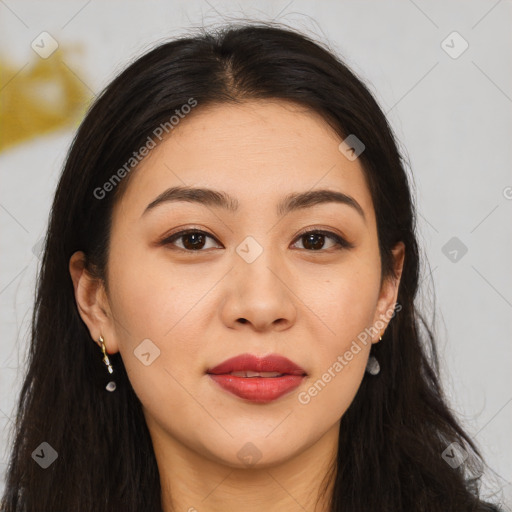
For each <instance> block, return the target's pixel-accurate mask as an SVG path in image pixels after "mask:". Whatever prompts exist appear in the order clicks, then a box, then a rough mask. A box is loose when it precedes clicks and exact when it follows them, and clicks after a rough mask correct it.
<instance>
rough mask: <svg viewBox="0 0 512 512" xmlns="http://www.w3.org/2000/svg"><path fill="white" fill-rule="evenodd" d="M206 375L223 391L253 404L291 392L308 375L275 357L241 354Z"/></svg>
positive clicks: (295, 366) (268, 400)
mask: <svg viewBox="0 0 512 512" xmlns="http://www.w3.org/2000/svg"><path fill="white" fill-rule="evenodd" d="M206 373H207V374H208V375H209V377H210V378H211V379H212V380H213V381H214V382H215V383H216V384H218V385H219V386H220V387H221V388H222V389H223V390H225V391H227V392H229V393H231V394H234V395H236V396H238V397H239V398H242V399H244V400H248V401H251V402H256V403H268V402H271V401H273V400H276V399H278V398H280V397H281V396H283V395H285V394H288V393H290V392H291V391H293V390H294V389H295V388H297V387H298V386H300V384H301V383H302V382H303V380H304V378H305V377H306V376H307V373H306V371H305V370H304V369H303V368H301V367H300V366H299V365H297V364H296V363H294V362H293V361H290V360H289V359H287V358H285V357H283V356H280V355H277V354H271V355H269V356H265V357H258V356H254V355H252V354H242V355H240V356H237V357H233V358H231V359H228V360H226V361H224V362H223V363H221V364H219V365H217V366H215V367H213V368H210V369H208V370H207V371H206Z"/></svg>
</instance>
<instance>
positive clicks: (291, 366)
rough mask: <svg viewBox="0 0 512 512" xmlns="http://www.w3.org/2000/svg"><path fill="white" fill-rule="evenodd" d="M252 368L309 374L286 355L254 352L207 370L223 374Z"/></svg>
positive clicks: (289, 373)
mask: <svg viewBox="0 0 512 512" xmlns="http://www.w3.org/2000/svg"><path fill="white" fill-rule="evenodd" d="M244 370H252V371H253V372H279V373H286V374H288V375H307V374H306V371H305V370H304V369H303V368H301V367H300V366H299V365H297V364H295V363H294V362H293V361H290V360H289V359H287V358H286V357H283V356H280V355H278V354H270V355H268V356H265V357H258V356H255V355H252V354H241V355H239V356H236V357H232V358H231V359H226V361H224V362H222V363H220V364H219V365H217V366H215V367H213V368H210V369H208V370H206V373H211V374H214V375H221V374H226V373H230V372H237V371H244Z"/></svg>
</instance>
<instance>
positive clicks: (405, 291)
mask: <svg viewBox="0 0 512 512" xmlns="http://www.w3.org/2000/svg"><path fill="white" fill-rule="evenodd" d="M191 99H193V101H195V102H197V106H196V107H195V108H197V109H200V108H203V107H204V106H207V105H212V104H222V103H226V102H235V103H236V102H242V101H244V100H249V99H282V100H289V101H293V102H296V103H297V104H300V105H302V106H305V107H308V108H310V109H312V110H313V111H315V112H318V113H319V114H320V115H322V116H323V118H324V119H325V120H326V121H327V122H328V123H329V125H331V126H332V127H333V128H334V129H335V130H336V132H337V133H338V134H339V136H340V137H341V138H342V139H344V138H345V137H347V136H348V135H349V134H355V135H356V136H357V138H358V139H360V140H361V141H363V143H364V144H365V146H366V148H365V150H364V152H363V153H362V154H361V155H360V156H359V158H360V161H361V164H362V166H363V167H364V172H365V177H366V180H367V184H368V186H369V189H370V192H371V196H372V199H373V205H374V209H375V213H376V218H377V228H378V241H379V248H380V254H381V260H382V278H385V277H387V276H391V275H392V273H393V268H392V261H393V260H392V254H391V248H392V247H393V246H394V245H395V244H396V243H397V242H398V241H403V242H404V244H405V264H404V268H403V273H402V278H401V283H400V287H399V291H398V303H399V304H400V306H401V309H400V311H399V312H398V313H397V314H396V316H395V317H394V318H393V319H392V320H391V322H390V324H389V327H388V329H387V330H386V332H385V334H384V337H383V340H382V342H380V343H378V344H376V345H375V346H373V348H372V353H373V354H374V355H375V356H376V357H377V359H378V361H379V362H380V365H381V368H382V369H381V372H380V374H379V375H378V376H375V377H372V378H364V379H363V382H362V384H361V386H360V389H359V390H358V392H357V395H356V397H355V399H354V401H353V402H352V404H351V405H350V407H349V409H348V410H347V411H346V413H345V414H344V416H343V417H342V420H341V426H340V433H339V451H338V457H337V460H336V461H335V463H334V464H333V465H332V468H331V469H332V471H331V472H330V473H329V474H328V475H326V482H327V481H329V477H332V480H331V481H332V482H334V487H333V489H334V490H333V496H332V502H331V508H330V510H331V511H340V512H341V511H351V512H371V511H376V510H379V511H380V512H399V511H404V512H405V511H407V512H423V511H443V512H445V511H457V512H465V511H484V510H493V508H491V506H490V505H487V504H486V503H484V502H483V501H482V500H481V499H480V498H479V496H478V495H479V478H480V475H481V473H482V468H483V467H484V464H483V461H482V459H481V457H480V454H479V452H478V450H477V448H476V447H475V445H474V444H473V442H472V440H471V438H470V437H469V436H468V434H466V433H465V432H464V430H463V429H462V428H461V426H460V425H459V423H458V421H457V420H456V418H455V417H454V415H453V414H452V412H451V411H450V408H449V406H448V405H447V402H446V399H445V397H444V395H443V392H442V390H441V387H440V383H439V377H438V356H437V354H436V350H435V345H434V336H433V334H432V332H433V330H432V329H431V328H429V326H428V325H427V322H426V321H425V320H424V318H423V316H422V315H421V314H420V313H419V312H418V310H417V307H416V305H415V296H416V293H417V290H418V277H419V263H420V259H419V253H418V245H417V240H416V235H415V229H416V228H415V222H416V218H415V210H414V205H413V201H412V197H411V191H410V183H409V181H410V180H409V178H408V177H407V172H406V168H407V166H406V162H405V159H404V157H403V156H402V155H401V154H400V152H399V149H398V147H397V143H396V141H395V137H394V135H393V133H392V130H391V128H390V126H389V125H388V122H387V120H386V118H385V116H384V114H383V113H382V111H381V109H380V108H379V106H378V105H377V103H376V101H375V100H374V98H373V97H372V95H371V94H370V92H369V90H368V89H367V87H366V86H365V85H364V84H363V82H362V81H361V80H360V79H358V78H357V77H356V76H355V75H354V73H353V72H351V71H350V70H349V69H348V68H347V67H346V65H344V64H343V63H342V62H341V60H340V59H339V58H338V57H336V56H335V55H334V54H333V53H332V52H331V51H329V49H328V48H327V47H324V46H323V45H322V44H321V43H317V42H314V41H313V40H312V39H311V38H309V37H307V36H304V35H302V34H300V33H297V32H296V31H294V30H292V29H290V28H288V27H283V26H276V25H273V24H267V23H252V24H241V25H227V26H224V27H221V28H220V29H217V30H211V31H204V30H203V31H201V32H200V33H199V34H197V35H188V36H184V37H182V38H180V39H176V40H173V41H171V42H167V43H165V44H161V45H159V46H158V47H156V48H154V49H153V50H151V51H149V52H148V53H147V54H145V55H143V56H142V57H141V58H139V59H137V60H136V61H135V62H133V63H132V64H131V65H130V66H129V67H128V68H127V69H126V70H125V71H123V72H122V73H121V74H120V75H119V76H117V78H115V79H114V80H113V81H112V83H111V84H110V85H109V86H108V87H107V88H106V89H105V90H104V91H103V93H102V94H101V95H100V97H98V98H97V100H96V101H95V102H94V104H93V106H92V107H91V108H90V110H89V112H88V114H87V116H86V117H85V119H84V121H83V122H82V124H81V126H80V128H79V130H78V132H77V134H76V137H75V139H74V142H73V144H72V147H71V149H70V151H69V154H68V158H67V161H66V164H65V167H64V170H63V173H62V176H61V178H60V181H59V184H58V188H57V191H56V194H55V198H54V202H53V206H52V209H51V213H50V219H49V227H48V231H47V235H46V239H45V246H44V253H43V256H42V262H41V268H40V270H39V272H38V280H37V294H36V300H35V308H34V312H33V317H32V328H31V343H30V346H29V354H28V372H27V374H26V377H25V380H24V382H23V386H22V390H21V395H20V397H19V403H18V408H17V416H16V421H15V423H14V429H13V432H12V433H11V435H12V436H13V438H14V442H13V446H12V453H11V455H10V460H9V466H8V470H7V479H6V490H5V494H4V496H3V501H2V509H1V510H2V511H3V512H15V511H16V512H21V511H27V512H32V511H36V510H37V511H40V510H44V511H73V512H85V511H87V512H90V511H92V510H94V511H95V512H102V511H105V512H107V511H108V512H112V511H123V512H142V511H147V512H158V511H160V510H161V502H160V492H161V489H160V482H159V473H158V468H157V465H156V459H155V455H154V451H153V447H152V443H151V439H150V436H149V431H148V429H147V426H146V423H145V420H144V416H143V414H142V408H141V403H140V401H139V399H138V398H137V396H136V394H135V393H134V391H133V388H132V386H131V385H130V381H129V379H128V376H127V374H126V371H125V368H124V365H123V361H122V359H121V357H120V354H119V353H117V354H114V355H112V356H111V357H110V360H111V362H112V364H113V366H114V370H115V372H116V381H117V390H116V392H115V393H109V392H108V391H106V390H105V384H106V382H107V381H108V374H107V372H106V371H105V366H104V363H103V362H102V359H101V351H100V350H99V348H98V346H97V345H96V344H95V343H94V342H93V341H92V340H91V338H90V335H89V331H88V329H87V328H86V326H85V324H84V323H83V321H82V320H81V317H80V315H79V313H78V310H77V305H76V302H75V296H74V290H73V285H72V281H71V278H70V274H69V259H70V257H71V255H72V254H73V253H74V252H75V251H79V250H80V251H84V252H85V254H86V256H87V269H88V270H89V272H91V273H92V274H93V275H94V276H97V277H98V278H99V279H102V280H103V281H104V282H105V285H106V286H107V290H108V283H107V282H106V279H105V276H106V275H107V273H106V268H107V262H108V247H109V239H110V229H111V215H112V209H113V206H114V204H115V202H116V201H117V200H118V199H119V198H120V197H121V195H122V193H123V190H124V188H125V187H126V184H127V183H128V182H129V179H130V176H131V174H130V173H132V172H135V171H132V170H131V169H130V170H129V171H128V170H127V169H126V167H125V171H127V172H126V173H124V174H126V175H125V176H123V178H122V179H121V180H119V182H118V183H117V182H116V183H115V186H112V187H111V188H113V189H114V190H112V191H111V192H110V193H107V194H104V197H99V194H98V189H102V190H105V187H104V184H105V183H107V182H109V180H111V178H112V176H113V174H115V173H116V172H117V171H118V170H119V169H120V168H122V167H123V165H125V164H126V162H128V161H129V160H130V158H131V157H132V156H133V152H134V151H137V150H138V149H139V148H141V147H142V146H144V144H146V143H147V141H148V137H152V138H153V139H154V138H155V135H154V133H155V129H156V128H157V127H159V126H160V125H162V123H166V122H167V123H169V118H170V116H171V115H173V113H174V112H175V111H176V110H179V109H180V108H181V107H182V106H183V105H186V104H189V105H190V100H191ZM167 126H168V125H167ZM118 176H119V174H118ZM110 183H112V182H111V181H110ZM102 187H103V188H102ZM43 442H46V443H48V444H49V445H50V446H51V447H52V448H53V449H54V450H55V451H56V452H57V454H58V458H57V460H56V461H55V462H54V463H53V464H52V465H51V466H50V467H48V468H47V469H43V468H42V467H40V465H39V464H37V463H36V462H35V459H34V457H33V454H34V451H35V450H36V448H37V449H40V445H41V443H43ZM451 443H458V445H459V446H460V448H461V449H463V450H465V451H466V452H467V453H468V454H469V457H468V459H467V460H466V461H465V462H464V463H463V464H460V465H458V467H451V465H449V464H448V463H447V461H446V460H445V459H446V458H445V457H443V453H444V452H445V449H446V448H447V447H448V445H450V444H451ZM44 446H46V445H44Z"/></svg>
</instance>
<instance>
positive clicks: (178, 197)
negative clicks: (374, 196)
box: [141, 186, 366, 223]
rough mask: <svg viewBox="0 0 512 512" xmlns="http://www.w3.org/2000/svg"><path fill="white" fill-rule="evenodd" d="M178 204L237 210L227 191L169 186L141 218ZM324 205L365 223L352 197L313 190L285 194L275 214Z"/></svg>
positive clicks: (322, 190)
mask: <svg viewBox="0 0 512 512" xmlns="http://www.w3.org/2000/svg"><path fill="white" fill-rule="evenodd" d="M177 201H186V202H189V203H198V204H201V205H205V206H212V207H217V208H223V209H225V210H227V211H229V212H232V213H235V212H237V211H238V207H239V202H238V200H237V199H236V198H234V197H232V196H230V195H229V194H227V193H226V192H223V191H220V190H214V189H211V188H197V187H186V186H178V187H171V188H169V189H167V190H165V191H164V192H162V193H161V194H160V195H159V196H158V197H156V198H155V199H154V200H153V201H151V203H149V204H148V205H147V206H146V209H145V210H144V212H143V213H142V215H141V216H143V215H145V214H146V213H147V212H149V211H150V210H153V209H154V208H156V207H157V206H158V205H161V204H164V203H169V202H177ZM325 203H339V204H345V205H347V206H350V207H351V208H353V209H354V210H355V211H356V212H357V213H358V214H359V215H360V216H361V217H362V218H363V220H364V222H365V223H366V217H365V214H364V211H363V209H362V208H361V205H360V204H359V203H358V202H357V201H356V200H355V199H354V198H353V197H351V196H349V195H347V194H343V193H342V192H337V191H334V190H328V189H316V190H309V191H307V192H294V193H291V194H288V195H286V196H285V197H284V198H283V199H282V200H281V201H280V202H279V204H278V205H277V208H276V212H277V215H278V216H279V217H283V216H284V215H286V214H288V213H290V212H293V211H297V210H303V209H306V208H311V207H313V206H315V205H318V204H325Z"/></svg>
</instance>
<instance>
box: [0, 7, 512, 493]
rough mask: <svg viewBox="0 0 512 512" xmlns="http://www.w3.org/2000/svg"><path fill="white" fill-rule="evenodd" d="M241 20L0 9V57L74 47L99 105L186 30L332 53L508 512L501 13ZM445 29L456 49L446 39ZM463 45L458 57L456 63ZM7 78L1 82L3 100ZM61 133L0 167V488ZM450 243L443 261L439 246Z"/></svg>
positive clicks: (323, 12)
mask: <svg viewBox="0 0 512 512" xmlns="http://www.w3.org/2000/svg"><path fill="white" fill-rule="evenodd" d="M242 7H243V8H242V9H241V8H240V6H239V2H213V1H209V2H207V1H199V0H194V1H188V2H186V3H185V2H181V3H180V2H176V1H167V2H159V1H150V2H133V1H123V2H119V1H110V2H99V1H97V0H95V1H91V2H87V1H86V0H84V1H79V2H76V1H68V2H60V1H59V2H36V1H31V2H24V1H18V2H14V1H12V0H6V1H5V2H1V3H0V44H1V51H2V55H3V57H4V58H8V59H9V61H11V62H12V63H14V64H15V65H16V66H18V67H19V68H22V66H23V65H24V64H27V66H28V67H27V69H29V67H30V66H31V65H33V63H34V62H35V60H36V59H38V58H39V57H38V56H37V55H36V54H35V53H34V51H33V50H32V48H31V46H30V45H31V42H32V41H33V40H34V38H36V36H38V34H40V33H41V32H42V31H48V32H49V33H50V34H51V35H52V36H53V37H54V38H55V39H56V40H57V41H58V43H59V44H74V43H76V42H80V43H82V44H83V46H84V49H85V51H84V53H83V54H82V56H80V55H79V54H77V56H76V58H74V59H73V61H70V62H67V65H68V66H69V68H71V69H72V70H73V71H74V72H75V73H76V74H77V75H78V76H79V77H80V79H81V80H82V81H83V82H84V83H85V84H86V85H87V87H88V88H89V89H91V90H92V91H93V92H94V93H98V92H99V91H100V90H101V89H102V87H103V86H105V85H106V84H107V83H108V81H109V80H110V79H111V78H112V77H113V76H114V74H115V73H117V72H118V71H119V70H120V69H122V68H123V67H124V66H125V65H126V64H127V63H128V61H129V60H130V59H132V58H133V57H134V56H136V55H139V54H140V53H141V52H142V51H144V50H146V49H148V48H149V47H150V46H151V43H153V42H156V41H159V40H163V39H165V38H167V37H169V36H173V35H177V34H180V33H182V32H183V31H184V29H186V27H191V26H199V25H202V24H204V25H206V26H208V25H210V24H212V23H217V22H219V21H222V20H230V19H231V20H233V19H237V18H239V17H247V18H251V19H254V18H256V19H265V20H269V19H272V18H275V19H276V20H277V21H282V22H285V23H288V24H289V25H291V26H295V27H297V28H300V29H302V30H304V31H305V32H307V33H309V34H310V35H313V36H314V37H316V38H320V39H323V40H324V41H325V40H326V39H327V40H328V41H330V43H331V44H332V47H333V49H334V50H336V51H338V52H339V53H340V54H341V55H342V57H344V58H345V60H346V61H347V63H348V64H349V65H350V66H351V67H352V68H353V69H354V71H356V73H358V74H359V76H361V77H363V78H364V79H365V80H367V81H368V82H369V83H370V85H371V90H372V91H373V92H374V94H375V95H376V97H377V99H378V101H379V102H380V104H381V106H382V107H383V109H384V111H385V112H387V113H388V118H389V120H390V122H391V124H392V126H393V128H394V130H395V132H396V134H397V136H398V138H399V140H400V141H401V144H402V146H403V148H404V150H405V151H406V152H407V155H408V156H409V158H410V161H411V164H412V174H413V176H414V182H415V184H416V189H415V191H414V193H415V196H416V200H417V203H418V211H419V218H418V222H419V238H420V243H421V244H422V246H423V254H424V255H425V256H426V258H427V259H428V262H429V266H428V265H427V264H426V263H425V265H424V268H423V281H422V297H423V298H424V301H423V302H424V303H425V307H427V308H428V307H429V306H428V304H429V301H431V300H432V297H433V294H434V292H435V298H436V306H437V308H438V309H437V326H438V337H439V349H440V354H441V356H442V360H443V375H444V379H445V386H446V390H447V393H448V395H449V397H450V400H451V403H452V405H453V408H454V410H455V411H456V412H457V413H458V414H460V417H461V418H462V420H463V423H464V425H465V426H466V428H467V429H468V431H469V433H470V435H472V436H473V438H474V440H475V441H476V442H477V443H478V444H479V446H480V447H482V451H483V453H484V455H485V456H486V457H487V459H488V462H489V465H490V466H491V467H492V468H494V469H495V471H496V473H497V474H496V475H494V477H493V478H494V479H493V480H492V479H491V480H490V481H489V482H488V485H489V486H492V487H493V488H496V487H498V488H502V489H503V492H504V494H505V495H506V496H508V498H507V501H508V502H509V503H510V502H511V501H512V486H511V483H510V482H511V480H512V462H511V460H512V443H511V442H510V433H511V426H512V386H511V380H512V379H511V361H512V357H511V352H512V343H511V331H512V325H511V324H512V323H511V312H512V292H511V289H512V286H511V285H512V278H511V272H510V262H511V261H512V258H511V255H512V243H511V236H510V235H511V222H510V221H511V212H512V175H511V171H510V164H511V161H512V158H511V156H512V155H511V132H512V129H511V128H512V126H511V125H512V118H511V112H512V99H511V98H512V74H511V62H512V60H511V59H510V49H511V48H512V44H511V43H512V41H511V40H512V31H511V27H510V19H511V12H512V6H511V2H510V1H508V2H507V1H494V0H492V1H467V2H456V1H446V0H442V1H430V2H426V1H425V0H423V1H421V2H420V0H415V1H414V2H413V1H412V0H411V1H405V0H403V1H400V2H398V1H386V2H379V1H357V2H356V1H344V2H341V1H334V0H323V1H319V2H311V1H300V0H295V1H293V0H292V1H289V0H286V1H279V2H255V1H246V2H243V4H242ZM454 31H456V32H458V33H459V34H460V36H457V35H450V34H452V32H454ZM448 36H449V37H448ZM447 37H448V38H447ZM461 37H462V38H463V39H461ZM464 40H465V41H466V42H467V44H468V45H469V46H468V48H467V50H466V51H464V52H463V53H462V54H461V55H460V56H459V55H458V53H459V52H460V51H461V50H462V49H463V48H464V46H465V44H466V43H464ZM443 41H445V43H442V42H443ZM443 46H444V49H443ZM445 50H446V51H445ZM447 52H448V53H447ZM449 53H451V54H452V56H450V55H449ZM453 57H457V58H453ZM10 78H11V77H6V76H2V77H1V80H0V87H2V86H3V85H4V84H5V83H6V82H7V80H9V79H10ZM15 81H16V77H14V78H13V80H12V82H11V83H10V84H8V85H7V86H9V87H12V86H15V83H16V82H15ZM1 99H2V97H1V91H0V101H1ZM72 135H73V132H72V130H67V131H61V132H57V133H53V134H51V135H48V136H45V137H40V138H38V139H36V140H33V141H31V142H29V143H26V144H22V145H19V146H17V147H15V148H13V149H11V150H9V151H6V152H4V153H2V154H0V169H1V184H2V186H1V191H0V226H1V238H0V253H1V258H2V259H1V261H2V264H1V271H0V307H1V309H0V314H1V318H0V321H1V325H2V337H1V339H0V348H1V352H0V366H1V373H0V411H1V412H0V427H3V434H2V437H0V443H1V448H2V453H1V456H0V461H3V465H0V475H1V474H3V472H4V470H5V463H6V461H7V450H8V444H9V442H10V440H9V439H8V438H7V433H6V430H5V428H6V427H8V425H9V421H10V420H9V419H8V417H9V416H10V415H11V414H12V408H13V406H14V400H15V397H16V394H17V392H18V390H19V387H20V385H21V377H22V370H23V366H22V365H23V360H24V354H25V349H26V334H27V326H28V320H29V316H30V309H31V305H32V300H33V286H34V279H35V271H36V266H37V264H38V258H37V257H36V256H35V255H34V253H33V247H34V245H35V244H36V243H37V242H38V240H39V239H40V238H41V236H42V235H43V233H44V230H45V224H46V220H47V215H48V211H49V207H50V203H51V200H52V194H53V192H54V188H55V185H56V181H57V179H58V176H59V173H60V170H61V165H62V161H63V158H64V155H65V152H66V150H67V147H68V145H69V143H70V141H71V137H72ZM453 237H455V240H454V241H452V242H451V243H452V244H454V245H453V247H452V246H450V245H449V246H446V244H447V243H450V242H449V240H450V239H452V238H453ZM462 244H463V245H462ZM463 246H465V247H466V248H467V253H465V254H464V255H463V256H462V257H461V255H462V252H461V248H462V247H463ZM454 249H455V250H456V251H458V252H457V253H454V252H453V250H454ZM450 251H451V254H450ZM455 255H456V257H455ZM450 258H452V259H454V258H455V259H456V260H457V261H451V259H450ZM507 262H508V264H507ZM55 350H59V340H58V339H56V340H55ZM50 371H51V370H50ZM491 476H492V475H491ZM1 484H2V481H1V480H0V485H1Z"/></svg>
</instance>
